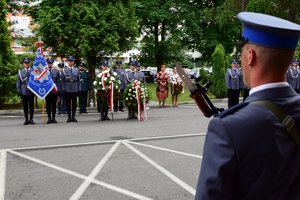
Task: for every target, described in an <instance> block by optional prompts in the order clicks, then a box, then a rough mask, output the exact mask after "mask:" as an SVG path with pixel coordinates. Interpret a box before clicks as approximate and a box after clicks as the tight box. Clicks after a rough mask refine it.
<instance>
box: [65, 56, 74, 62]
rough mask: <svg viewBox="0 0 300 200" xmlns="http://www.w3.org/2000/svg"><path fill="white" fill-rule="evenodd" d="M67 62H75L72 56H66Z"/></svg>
mask: <svg viewBox="0 0 300 200" xmlns="http://www.w3.org/2000/svg"><path fill="white" fill-rule="evenodd" d="M67 61H71V62H72V61H75V58H74V57H73V56H68V57H67Z"/></svg>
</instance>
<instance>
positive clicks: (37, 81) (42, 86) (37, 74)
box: [27, 47, 56, 99]
mask: <svg viewBox="0 0 300 200" xmlns="http://www.w3.org/2000/svg"><path fill="white" fill-rule="evenodd" d="M54 87H55V88H56V86H55V83H54V82H53V80H52V78H51V74H50V73H49V71H48V65H47V63H46V60H45V58H44V55H43V50H42V48H41V47H39V48H38V49H37V51H36V55H35V59H34V63H33V66H32V71H31V73H30V76H29V80H28V85H27V88H28V89H29V90H31V91H32V92H33V93H34V94H35V95H36V96H38V97H39V98H40V99H44V98H45V97H46V96H47V95H48V94H49V92H51V91H52V89H53V88H54Z"/></svg>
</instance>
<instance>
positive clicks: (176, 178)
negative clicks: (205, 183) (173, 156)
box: [122, 141, 196, 196]
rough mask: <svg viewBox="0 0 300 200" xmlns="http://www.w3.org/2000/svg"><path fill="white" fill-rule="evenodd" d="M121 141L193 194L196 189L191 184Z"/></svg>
mask: <svg viewBox="0 0 300 200" xmlns="http://www.w3.org/2000/svg"><path fill="white" fill-rule="evenodd" d="M122 143H123V144H124V145H125V146H127V147H128V148H129V149H130V150H132V151H133V152H134V153H136V154H137V155H139V156H140V157H142V158H143V159H144V160H146V161H147V162H148V163H150V164H151V165H152V166H154V167H155V168H156V169H158V170H159V171H161V172H162V173H163V174H165V175H166V176H167V177H169V178H170V179H171V180H173V181H174V182H175V183H177V184H178V185H179V186H181V187H182V188H183V189H185V190H186V191H188V192H189V193H191V194H192V195H194V196H195V194H196V190H195V189H194V188H192V187H191V186H189V185H188V184H186V183H185V182H183V181H182V180H181V179H179V178H178V177H177V176H175V175H174V174H172V173H171V172H169V171H168V170H166V169H165V168H163V167H162V166H160V165H159V164H158V163H156V162H155V161H153V160H152V159H151V158H149V157H148V156H146V155H145V154H143V153H142V152H140V151H139V150H137V149H136V148H134V147H133V146H132V145H130V144H129V143H128V142H126V141H123V142H122Z"/></svg>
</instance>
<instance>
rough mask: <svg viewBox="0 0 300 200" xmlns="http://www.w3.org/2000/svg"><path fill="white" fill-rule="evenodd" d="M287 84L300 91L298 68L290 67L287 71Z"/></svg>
mask: <svg viewBox="0 0 300 200" xmlns="http://www.w3.org/2000/svg"><path fill="white" fill-rule="evenodd" d="M287 82H288V83H289V84H290V86H292V88H294V89H300V87H299V73H298V70H297V68H294V67H290V68H289V69H288V71H287Z"/></svg>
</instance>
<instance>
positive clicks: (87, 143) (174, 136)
mask: <svg viewBox="0 0 300 200" xmlns="http://www.w3.org/2000/svg"><path fill="white" fill-rule="evenodd" d="M205 135H206V133H194V134H183V135H166V136H153V137H144V138H133V139H126V141H145V140H159V139H175V138H184V137H195V136H205ZM117 141H122V140H107V141H96V142H82V143H73V144H57V145H45V146H32V147H19V148H11V149H10V150H13V151H26V150H41V149H55V148H66V147H79V146H89V145H98V144H110V143H115V142H117ZM0 150H3V149H0Z"/></svg>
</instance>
